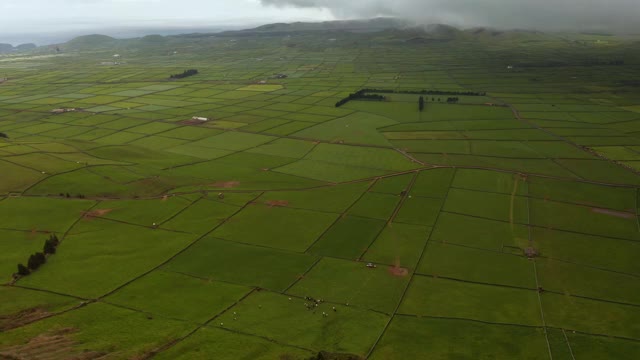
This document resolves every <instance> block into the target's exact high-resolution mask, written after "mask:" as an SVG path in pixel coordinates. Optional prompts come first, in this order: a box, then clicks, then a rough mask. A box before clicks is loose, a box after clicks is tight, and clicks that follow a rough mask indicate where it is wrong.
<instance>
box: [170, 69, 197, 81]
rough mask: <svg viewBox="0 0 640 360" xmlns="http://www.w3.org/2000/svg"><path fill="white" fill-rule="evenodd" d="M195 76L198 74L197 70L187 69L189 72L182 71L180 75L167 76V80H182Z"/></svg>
mask: <svg viewBox="0 0 640 360" xmlns="http://www.w3.org/2000/svg"><path fill="white" fill-rule="evenodd" d="M197 74H198V70H196V69H189V70H185V71H183V72H182V74H172V75H171V76H169V78H170V79H184V78H186V77H189V76H193V75H197Z"/></svg>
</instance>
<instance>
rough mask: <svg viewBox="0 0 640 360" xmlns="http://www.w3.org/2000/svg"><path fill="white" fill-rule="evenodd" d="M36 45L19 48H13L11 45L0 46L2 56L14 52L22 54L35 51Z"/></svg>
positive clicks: (21, 45)
mask: <svg viewBox="0 0 640 360" xmlns="http://www.w3.org/2000/svg"><path fill="white" fill-rule="evenodd" d="M36 47H37V46H36V44H31V43H28V44H20V45H18V46H13V45H11V44H0V54H6V53H12V52H21V51H29V50H33V49H35V48H36Z"/></svg>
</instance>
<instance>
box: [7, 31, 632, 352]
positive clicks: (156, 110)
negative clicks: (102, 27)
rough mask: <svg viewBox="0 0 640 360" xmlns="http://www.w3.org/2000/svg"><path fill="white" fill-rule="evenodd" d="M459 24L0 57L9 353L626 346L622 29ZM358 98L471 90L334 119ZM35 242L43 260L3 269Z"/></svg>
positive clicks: (626, 52) (626, 143)
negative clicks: (362, 92)
mask: <svg viewBox="0 0 640 360" xmlns="http://www.w3.org/2000/svg"><path fill="white" fill-rule="evenodd" d="M292 26H294V27H295V26H300V25H292ZM452 33H454V34H455V39H452V40H450V41H430V40H428V39H427V40H428V41H427V40H425V41H423V43H421V44H418V43H419V42H421V40H420V38H421V35H419V34H418V33H416V32H415V31H413V30H412V31H408V30H406V29H405V30H385V31H382V32H367V33H348V32H345V33H334V34H331V36H327V34H328V33H326V32H323V31H314V32H305V31H303V32H297V33H296V35H295V36H291V37H285V36H286V34H284V33H283V32H279V31H278V32H275V33H270V32H264V33H261V34H260V36H255V34H251V33H249V32H243V33H242V35H243V36H235V35H234V36H233V37H235V38H234V39H231V35H230V34H226V35H225V34H220V36H216V37H207V36H199V35H198V36H180V35H176V36H170V37H164V38H161V37H158V36H156V37H146V38H142V39H134V40H125V39H118V40H108V42H107V44H103V45H101V46H99V45H100V44H99V43H100V41H94V40H95V39H96V37H91V38H89V39H93V40H91V41H83V39H80V40H79V41H74V42H72V43H71V45H69V46H74V47H73V49H72V50H71V49H67V45H61V50H62V51H61V52H62V54H57V55H46V56H45V55H42V54H40V52H41V51H44V50H42V49H36V50H35V51H34V52H33V53H24V54H19V55H16V54H14V55H8V56H5V57H3V58H2V59H0V67H1V68H2V71H3V72H2V73H3V74H6V76H7V77H8V78H9V79H8V80H7V81H5V82H3V83H2V84H0V118H1V120H0V132H2V133H3V134H5V135H6V136H7V137H6V138H5V137H2V138H0V253H1V254H0V278H2V279H4V280H3V282H5V283H6V284H5V285H4V286H2V287H0V298H1V299H3V300H6V301H1V302H0V325H1V326H2V330H3V331H4V332H2V335H0V354H2V355H0V357H3V356H5V357H6V356H9V357H16V358H18V357H20V358H22V357H25V356H26V357H29V356H32V357H38V358H39V357H46V356H48V357H56V356H58V357H60V356H62V355H60V354H63V355H64V356H66V357H82V356H85V357H86V356H89V354H86V353H85V352H83V351H84V350H85V349H86V350H88V351H99V352H104V353H105V354H104V357H105V358H114V359H116V358H117V359H120V358H145V357H147V356H151V355H153V356H154V357H156V358H161V359H162V358H165V359H173V358H183V359H210V358H220V359H242V358H246V359H307V358H309V357H311V356H312V355H314V354H317V353H318V352H319V351H323V350H325V351H330V352H339V353H351V354H355V355H358V356H361V357H367V355H368V354H371V356H369V357H368V358H371V359H423V358H424V359H452V358H454V359H483V358H484V359H494V358H495V359H540V358H546V357H548V356H549V352H550V353H551V354H552V356H553V357H554V358H556V359H571V358H572V357H571V353H573V355H574V356H575V358H579V359H582V358H585V359H591V358H593V359H605V358H614V359H625V358H634V356H633V355H635V353H637V352H638V347H637V341H638V340H640V332H639V330H638V325H637V324H638V320H639V319H638V311H637V305H638V304H639V301H640V297H639V296H640V295H639V293H638V291H637V289H636V288H637V286H635V283H636V282H637V276H638V275H640V267H639V265H638V261H637V258H638V256H639V255H640V247H639V246H640V245H639V244H640V242H639V240H640V238H639V236H640V235H638V234H639V231H638V229H639V227H638V224H639V223H638V219H637V214H638V208H639V206H638V199H639V198H640V197H639V190H638V184H639V182H638V181H639V180H638V176H637V174H636V173H634V172H633V171H632V170H630V169H629V168H627V167H625V166H631V167H636V168H637V167H638V165H637V163H638V162H639V160H638V159H640V158H639V157H638V154H639V153H640V139H639V136H640V116H639V114H638V104H639V103H640V97H639V96H638V95H637V91H636V89H635V88H634V87H633V86H630V85H628V84H629V83H628V81H629V79H634V78H638V76H639V75H640V72H639V71H638V69H637V67H636V66H634V65H635V61H636V60H637V58H638V51H637V46H635V45H634V44H635V43H634V42H635V41H637V39H636V38H634V37H618V36H601V35H588V34H554V35H553V36H549V35H547V34H544V33H535V34H534V33H526V32H510V31H503V32H500V33H495V34H493V33H490V32H487V31H478V32H475V30H474V31H464V30H463V31H454V30H452ZM438 36H442V37H443V40H449V39H447V38H446V37H447V35H446V34H440V35H438ZM329 38H335V41H328V40H327V39H329ZM98 39H99V37H98ZM85 40H86V39H85ZM231 40H235V41H231ZM423 40H424V39H423ZM598 41H600V42H598ZM605 42H606V45H605ZM82 44H91V45H92V47H91V49H88V48H84V47H83V46H84V45H82ZM372 44H373V45H374V46H372ZM469 44H473V45H472V46H469ZM112 46H113V47H112ZM115 49H118V51H117V52H118V53H122V54H123V57H124V58H125V59H126V63H123V64H121V65H118V66H115V65H112V66H106V65H99V64H101V63H102V62H104V61H105V59H112V56H113V54H114V53H115V52H116V51H115ZM558 49H562V51H559V50H558ZM69 51H71V52H69ZM70 56H72V58H73V59H72V60H73V61H70V59H71V58H70ZM622 58H624V59H623V60H624V61H625V64H621V65H616V66H610V65H595V64H591V63H585V59H602V60H603V61H608V59H622ZM505 59H509V63H510V64H513V66H514V68H513V69H507V68H506V65H505ZM189 68H197V69H198V71H199V73H198V75H197V76H193V77H189V78H187V79H180V80H169V79H168V76H169V74H176V73H180V72H181V71H184V69H189ZM279 73H282V74H287V78H283V79H277V80H274V79H271V77H272V76H273V74H279ZM559 74H560V75H559ZM261 81H268V83H267V84H261V83H260V82H261ZM363 88H381V89H388V90H396V91H417V90H422V89H425V90H443V91H478V92H486V93H487V95H486V96H462V95H461V96H459V97H460V102H459V103H458V104H446V103H445V101H446V97H448V96H437V95H434V96H427V104H426V108H425V110H424V111H422V112H420V111H419V109H418V106H417V105H418V104H417V100H418V95H417V94H395V93H394V94H387V95H388V96H387V99H386V101H380V102H374V101H350V102H349V103H347V104H344V105H343V106H341V107H335V104H336V102H338V101H339V100H340V99H342V98H345V97H347V96H348V95H349V94H350V93H353V92H355V91H358V90H359V89H363ZM438 98H441V99H440V101H438ZM492 103H493V105H492ZM57 107H64V108H66V107H75V108H78V109H82V110H81V111H75V112H67V113H64V114H52V113H51V110H52V109H53V108H57ZM193 116H202V117H207V118H209V119H210V120H209V121H207V122H205V123H201V124H189V122H188V121H189V120H190V119H191V118H192V117H193ZM67 193H68V194H69V196H68V197H67ZM91 207H93V210H102V213H98V212H96V213H95V215H96V216H94V217H87V218H84V217H83V215H84V212H86V211H88V210H89V209H90V208H91ZM109 210H110V211H109ZM154 224H155V225H154ZM49 233H56V234H57V235H58V236H59V237H60V238H61V239H62V242H61V244H60V245H59V246H58V248H57V252H56V254H54V255H50V256H48V258H47V262H46V264H44V265H43V266H42V267H40V268H39V269H37V270H36V271H34V272H33V273H32V274H30V275H28V276H25V277H22V278H15V279H14V278H12V274H13V273H14V272H15V271H16V270H17V267H16V265H17V264H18V263H26V262H27V259H28V257H29V256H30V255H31V254H32V253H34V252H36V251H40V250H42V247H43V243H44V240H45V239H46V238H47V237H48V235H49ZM65 234H66V235H65ZM532 250H533V251H535V252H536V253H537V256H535V258H534V259H531V260H529V259H527V258H526V256H525V253H526V252H527V251H532ZM368 262H371V263H373V264H375V265H376V266H377V267H375V268H371V267H367V266H366V265H367V263H368ZM392 273H394V274H396V275H405V276H394V275H392ZM12 281H15V283H14V285H11V282H12ZM538 287H541V289H538ZM405 290H406V291H405ZM245 295H246V297H245ZM74 296H79V297H82V298H87V299H88V301H89V303H88V304H84V306H81V307H78V308H75V306H76V305H80V302H81V301H83V300H80V299H78V298H75V297H74ZM102 296H104V298H101V297H102ZM304 296H313V297H315V298H322V299H324V300H325V302H323V303H321V304H320V305H319V306H318V307H317V310H315V313H314V310H307V309H306V307H305V306H304V303H305V302H307V303H309V302H310V300H308V299H307V300H305V299H304ZM289 298H291V300H290V299H289ZM92 299H98V301H96V302H95V303H94V302H91V300H92ZM347 303H348V304H349V305H348V306H347ZM540 303H541V304H542V307H541V305H540ZM398 304H400V307H399V308H398V311H397V312H396V311H395V310H396V307H397V306H398ZM334 306H335V307H336V309H335V310H336V311H334V309H333V307H334ZM313 308H314V309H315V306H314V307H313ZM59 311H64V312H63V313H60V314H56V315H55V316H52V317H48V318H44V319H37V318H36V317H37V316H39V314H47V312H51V313H55V312H59ZM322 312H325V313H327V314H328V316H323V315H322ZM543 316H544V321H545V323H546V328H543V322H542V317H543ZM7 324H13V325H12V326H8V325H7ZM16 324H17V325H21V326H19V327H17V328H14V329H8V327H13V326H14V325H16ZM60 329H67V330H66V331H67V333H65V334H59V333H58V332H59V331H60ZM194 331H195V332H194ZM53 333H56V334H57V336H61V337H63V338H62V339H59V338H56V339H58V340H59V341H60V342H58V343H56V344H58V348H56V349H53V350H51V349H50V348H47V346H42V347H40V348H31V349H29V350H23V348H22V346H23V345H24V344H27V343H28V342H29V340H31V339H34V338H36V337H38V336H39V337H38V338H37V339H39V340H38V341H41V340H42V339H43V337H42V336H43V334H44V336H47V334H48V335H52V334H53ZM187 334H191V335H189V336H188V337H186V338H184V339H182V337H183V336H186V335H187ZM545 334H546V339H545ZM64 339H69V340H68V342H65V341H66V340H64ZM547 341H548V345H547ZM60 344H69V345H68V346H67V345H64V346H62V345H60ZM14 346H18V347H17V348H16V347H14ZM7 349H10V350H11V349H13V350H11V351H16V350H15V349H18V350H20V351H19V352H20V353H18V354H14V353H11V354H9V355H5V353H6V352H7V351H9V350H7ZM158 349H160V351H159V352H157V353H156V352H153V351H154V350H158ZM345 356H346V355H345ZM636 357H637V356H636Z"/></svg>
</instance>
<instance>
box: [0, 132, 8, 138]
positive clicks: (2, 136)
mask: <svg viewBox="0 0 640 360" xmlns="http://www.w3.org/2000/svg"><path fill="white" fill-rule="evenodd" d="M0 138H5V139H8V138H9V136H7V134H5V133H3V132H0Z"/></svg>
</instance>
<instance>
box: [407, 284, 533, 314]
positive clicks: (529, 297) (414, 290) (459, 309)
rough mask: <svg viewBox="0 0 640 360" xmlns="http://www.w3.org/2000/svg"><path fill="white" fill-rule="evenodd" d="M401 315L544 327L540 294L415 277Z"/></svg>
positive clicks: (494, 286) (530, 291)
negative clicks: (539, 299) (539, 300)
mask: <svg viewBox="0 0 640 360" xmlns="http://www.w3.org/2000/svg"><path fill="white" fill-rule="evenodd" d="M398 311H399V312H400V313H401V314H409V315H417V316H433V317H439V318H455V319H471V320H478V321H486V322H492V323H502V324H519V325H530V326H541V325H542V318H541V317H540V305H539V303H538V294H537V293H536V291H534V290H522V289H514V288H509V287H502V286H496V285H482V284H473V283H467V282H460V281H453V280H444V279H438V278H433V277H427V276H418V277H415V278H414V279H413V281H412V283H411V285H410V286H409V290H408V291H407V295H406V296H405V297H404V299H403V301H402V305H401V306H400V309H399V310H398Z"/></svg>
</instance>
